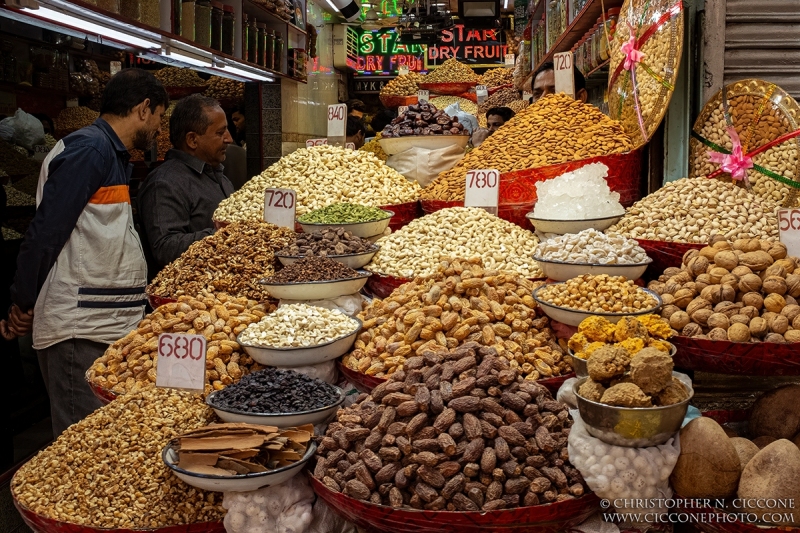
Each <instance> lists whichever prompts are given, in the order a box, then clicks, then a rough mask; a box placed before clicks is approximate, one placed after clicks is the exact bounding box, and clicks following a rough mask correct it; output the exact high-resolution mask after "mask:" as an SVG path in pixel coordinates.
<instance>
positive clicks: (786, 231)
mask: <svg viewBox="0 0 800 533" xmlns="http://www.w3.org/2000/svg"><path fill="white" fill-rule="evenodd" d="M778 232H779V234H780V238H781V242H782V243H783V244H784V245H786V251H787V253H788V254H789V255H790V256H792V257H797V254H800V209H797V208H794V209H778Z"/></svg>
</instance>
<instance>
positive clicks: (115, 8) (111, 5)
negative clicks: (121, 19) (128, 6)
mask: <svg viewBox="0 0 800 533" xmlns="http://www.w3.org/2000/svg"><path fill="white" fill-rule="evenodd" d="M97 7H99V8H100V9H105V10H106V11H110V12H112V13H116V14H117V15H119V0H98V1H97Z"/></svg>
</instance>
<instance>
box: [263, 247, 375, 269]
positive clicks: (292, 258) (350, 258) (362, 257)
mask: <svg viewBox="0 0 800 533" xmlns="http://www.w3.org/2000/svg"><path fill="white" fill-rule="evenodd" d="M378 250H380V246H375V247H374V248H373V249H372V250H369V251H366V252H361V253H357V254H344V255H327V256H325V257H328V258H330V259H333V260H335V261H339V262H340V263H341V264H343V265H344V266H346V267H348V268H353V269H359V268H362V267H364V266H366V265H367V264H368V263H369V262H370V261H372V258H373V257H375V254H377V253H378ZM275 257H277V258H278V260H279V261H280V262H281V264H282V265H284V266H288V265H291V264H292V263H296V262H297V261H300V260H301V259H303V257H305V256H303V255H281V254H279V253H278V254H275Z"/></svg>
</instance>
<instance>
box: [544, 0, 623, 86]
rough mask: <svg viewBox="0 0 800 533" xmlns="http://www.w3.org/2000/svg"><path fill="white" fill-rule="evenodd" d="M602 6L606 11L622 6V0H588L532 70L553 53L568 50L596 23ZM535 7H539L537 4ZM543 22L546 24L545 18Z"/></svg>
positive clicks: (551, 57) (548, 59)
mask: <svg viewBox="0 0 800 533" xmlns="http://www.w3.org/2000/svg"><path fill="white" fill-rule="evenodd" d="M544 2H546V0H540V1H539V3H540V4H544ZM603 6H605V8H606V11H608V10H609V9H611V8H614V7H622V0H603V2H602V3H601V1H600V0H589V2H587V4H586V5H585V6H584V7H583V9H582V10H581V12H580V13H578V15H577V16H576V17H575V20H573V21H572V24H570V25H569V26H568V27H567V30H566V31H565V32H564V33H562V34H561V35H559V36H558V39H556V42H555V43H553V46H552V48H550V50H548V51H547V53H546V54H545V55H544V57H543V58H542V60H541V61H540V62H539V64H538V65H534V67H533V70H536V69H537V68H539V65H541V64H542V63H546V62H548V61H552V60H553V56H554V55H555V54H557V53H559V52H569V51H570V50H571V49H572V47H573V46H575V43H577V42H578V41H579V40H580V38H581V37H583V36H584V34H585V33H586V32H587V31H589V30H590V29H592V26H594V25H595V24H596V23H597V19H598V17H600V16H602V14H603ZM536 9H537V10H538V9H539V7H538V4H537V7H536ZM544 23H545V24H547V20H545V22H544Z"/></svg>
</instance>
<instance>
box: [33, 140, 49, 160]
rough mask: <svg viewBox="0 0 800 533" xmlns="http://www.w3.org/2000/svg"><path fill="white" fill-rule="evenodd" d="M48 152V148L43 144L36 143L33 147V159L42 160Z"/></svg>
mask: <svg viewBox="0 0 800 533" xmlns="http://www.w3.org/2000/svg"><path fill="white" fill-rule="evenodd" d="M49 153H50V148H48V147H47V146H45V145H43V144H37V145H36V146H34V147H33V159H34V160H36V161H44V158H45V157H47V154H49Z"/></svg>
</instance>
